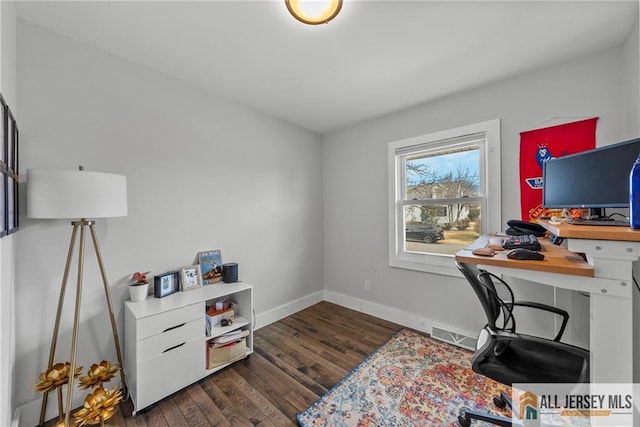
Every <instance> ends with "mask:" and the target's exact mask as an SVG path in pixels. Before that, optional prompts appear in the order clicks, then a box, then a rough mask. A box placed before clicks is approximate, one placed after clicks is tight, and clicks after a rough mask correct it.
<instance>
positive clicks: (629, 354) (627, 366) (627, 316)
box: [590, 292, 633, 383]
mask: <svg viewBox="0 0 640 427" xmlns="http://www.w3.org/2000/svg"><path fill="white" fill-rule="evenodd" d="M590 304H591V328H590V340H591V343H590V347H591V382H596V383H632V382H633V301H632V299H631V298H621V297H613V296H607V295H606V294H599V293H596V292H594V293H592V294H591V300H590Z"/></svg>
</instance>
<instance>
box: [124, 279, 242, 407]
mask: <svg viewBox="0 0 640 427" xmlns="http://www.w3.org/2000/svg"><path fill="white" fill-rule="evenodd" d="M222 298H228V299H229V300H232V301H234V302H235V303H236V304H237V313H236V316H235V318H234V320H233V323H232V324H231V325H228V326H215V327H213V328H211V332H210V335H206V329H207V328H206V307H207V305H210V304H213V303H214V302H215V301H217V300H220V299H222ZM252 319H253V288H252V287H251V285H248V284H246V283H243V282H237V283H222V284H213V285H207V286H204V287H202V288H198V289H194V290H190V291H185V292H178V293H175V294H172V295H169V296H166V297H164V298H148V299H146V300H144V301H138V302H133V301H127V302H125V313H124V343H125V348H124V350H125V362H124V363H125V366H124V368H125V373H126V375H127V383H128V386H129V394H130V395H131V399H132V401H133V405H134V414H135V412H137V411H140V410H141V409H143V408H145V407H147V406H149V405H151V404H152V403H154V402H157V401H158V400H160V399H162V398H164V397H166V396H168V395H170V394H172V393H175V392H176V391H178V390H180V389H182V388H184V387H186V386H188V385H189V384H191V383H193V382H195V381H198V380H199V379H201V378H203V377H205V376H207V375H209V374H212V373H213V372H216V371H217V370H220V369H222V368H224V367H225V366H227V365H229V364H230V363H233V361H235V360H238V359H237V358H235V359H234V360H233V361H230V362H229V363H225V364H222V365H219V366H216V367H215V368H212V369H207V347H208V345H209V340H211V339H212V338H215V337H217V336H220V335H223V334H226V333H228V332H232V331H236V330H246V331H247V333H248V335H247V336H246V337H245V342H246V352H245V357H246V356H248V355H249V354H251V353H252V352H253V325H252Z"/></svg>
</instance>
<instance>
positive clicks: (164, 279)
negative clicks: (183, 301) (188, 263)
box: [153, 271, 180, 298]
mask: <svg viewBox="0 0 640 427" xmlns="http://www.w3.org/2000/svg"><path fill="white" fill-rule="evenodd" d="M179 291H180V272H178V271H172V272H169V273H164V274H160V275H158V276H154V277H153V295H154V296H155V297H156V298H164V297H166V296H167V295H171V294H173V293H176V292H179Z"/></svg>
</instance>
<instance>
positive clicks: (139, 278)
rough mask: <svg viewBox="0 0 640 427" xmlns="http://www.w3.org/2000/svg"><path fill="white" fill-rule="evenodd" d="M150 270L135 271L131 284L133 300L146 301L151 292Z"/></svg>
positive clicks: (130, 294) (130, 295) (130, 289)
mask: <svg viewBox="0 0 640 427" xmlns="http://www.w3.org/2000/svg"><path fill="white" fill-rule="evenodd" d="M149 273H150V272H149V271H147V272H146V273H141V272H139V271H137V272H135V273H133V276H132V277H131V283H130V284H129V297H130V298H131V301H144V300H145V299H147V295H148V294H149V278H148V277H147V275H148V274H149Z"/></svg>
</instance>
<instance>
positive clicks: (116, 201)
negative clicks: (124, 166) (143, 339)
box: [27, 166, 127, 426]
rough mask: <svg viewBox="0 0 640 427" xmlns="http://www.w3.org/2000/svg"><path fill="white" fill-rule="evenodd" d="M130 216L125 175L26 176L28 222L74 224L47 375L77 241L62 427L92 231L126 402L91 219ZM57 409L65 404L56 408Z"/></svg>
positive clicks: (66, 422) (44, 406)
mask: <svg viewBox="0 0 640 427" xmlns="http://www.w3.org/2000/svg"><path fill="white" fill-rule="evenodd" d="M126 215H127V179H126V177H125V176H123V175H114V174H107V173H100V172H89V171H85V170H84V169H83V168H82V166H81V167H80V168H79V170H70V171H69V170H67V171H54V170H35V169H29V170H27V216H28V217H29V218H48V219H74V221H72V222H71V225H73V231H72V233H71V243H70V244H69V252H68V254H67V262H66V265H65V269H64V274H63V278H62V285H61V287H60V298H59V300H58V311H57V313H56V320H55V324H54V328H53V337H52V340H51V350H50V352H49V365H48V367H49V369H51V367H52V366H53V365H54V363H55V355H56V344H57V341H58V332H59V327H60V316H61V314H62V307H63V305H64V296H65V292H66V288H67V279H68V277H69V270H70V268H71V261H72V259H73V255H74V252H75V246H76V238H77V236H78V233H79V234H80V236H79V239H78V272H77V282H76V295H75V312H74V317H73V331H72V338H71V355H70V358H71V360H70V370H69V372H70V374H69V382H68V384H67V400H66V405H67V406H66V411H65V420H64V425H65V426H69V420H70V415H71V409H72V406H71V405H72V400H73V387H74V372H75V369H76V353H77V344H78V326H79V325H78V323H79V318H80V306H81V302H82V277H83V267H84V250H85V234H86V231H87V230H88V231H89V232H90V234H91V238H92V241H93V247H94V249H95V252H96V258H97V260H98V265H99V267H100V274H101V275H102V283H103V285H104V295H105V299H106V302H107V307H108V310H109V317H110V319H111V329H112V332H113V340H114V343H115V348H116V353H117V357H118V364H119V368H120V380H121V383H122V389H123V395H124V396H126V395H127V393H126V387H127V386H126V381H125V375H124V365H123V364H122V352H121V351H120V342H119V339H118V330H117V327H116V321H115V317H114V315H113V306H112V303H111V292H110V291H109V283H108V281H107V275H106V273H105V269H104V264H103V262H102V255H101V253H100V246H99V245H98V239H97V237H96V232H95V229H94V221H93V220H89V219H87V218H92V219H95V218H108V217H118V216H126ZM47 398H48V392H44V395H43V399H42V408H41V411H40V425H43V424H44V417H45V412H46V409H47ZM58 405H59V409H62V408H61V402H59V403H58Z"/></svg>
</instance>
